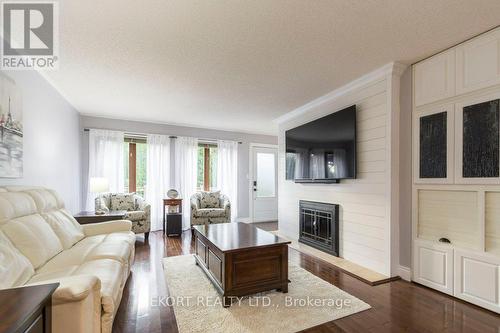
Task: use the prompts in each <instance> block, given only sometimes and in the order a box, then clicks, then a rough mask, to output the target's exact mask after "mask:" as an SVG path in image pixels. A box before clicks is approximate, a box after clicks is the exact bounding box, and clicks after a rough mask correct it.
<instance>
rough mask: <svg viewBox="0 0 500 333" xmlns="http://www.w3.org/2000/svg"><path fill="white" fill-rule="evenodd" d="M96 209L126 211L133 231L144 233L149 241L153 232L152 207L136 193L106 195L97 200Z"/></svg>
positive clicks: (98, 197)
mask: <svg viewBox="0 0 500 333" xmlns="http://www.w3.org/2000/svg"><path fill="white" fill-rule="evenodd" d="M95 209H96V210H98V209H100V210H105V211H109V210H126V211H127V215H126V219H127V220H130V221H131V222H132V231H133V232H134V233H136V234H142V233H144V238H145V239H146V240H147V239H148V237H149V231H150V230H151V205H150V204H148V203H147V202H146V201H145V200H144V199H143V198H142V197H141V196H140V195H137V194H135V193H104V194H101V195H99V196H97V197H96V198H95Z"/></svg>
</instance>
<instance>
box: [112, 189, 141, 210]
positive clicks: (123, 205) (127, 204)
mask: <svg viewBox="0 0 500 333" xmlns="http://www.w3.org/2000/svg"><path fill="white" fill-rule="evenodd" d="M134 194H135V193H116V194H111V209H112V210H135V199H134Z"/></svg>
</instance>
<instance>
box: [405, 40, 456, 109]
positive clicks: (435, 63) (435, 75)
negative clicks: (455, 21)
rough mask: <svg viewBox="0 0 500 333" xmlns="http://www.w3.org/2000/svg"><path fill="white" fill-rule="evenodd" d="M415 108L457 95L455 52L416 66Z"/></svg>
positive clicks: (448, 52)
mask: <svg viewBox="0 0 500 333" xmlns="http://www.w3.org/2000/svg"><path fill="white" fill-rule="evenodd" d="M413 75H414V86H415V106H421V105H424V104H428V103H432V102H435V101H439V100H442V99H445V98H448V97H452V96H454V95H455V50H454V49H452V50H449V51H446V52H443V53H440V54H438V55H435V56H433V57H431V58H429V59H427V60H424V61H422V62H420V63H418V64H416V65H415V66H414V72H413Z"/></svg>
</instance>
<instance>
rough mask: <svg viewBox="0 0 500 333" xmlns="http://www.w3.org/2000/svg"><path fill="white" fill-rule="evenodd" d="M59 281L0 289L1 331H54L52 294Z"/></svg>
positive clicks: (42, 332) (36, 332)
mask: <svg viewBox="0 0 500 333" xmlns="http://www.w3.org/2000/svg"><path fill="white" fill-rule="evenodd" d="M57 287H59V283H51V284H41V285H36V286H29V287H19V288H12V289H4V290H0V313H1V318H2V320H0V333H4V332H25V333H26V332H27V333H50V332H52V294H53V293H54V291H55V290H56V289H57Z"/></svg>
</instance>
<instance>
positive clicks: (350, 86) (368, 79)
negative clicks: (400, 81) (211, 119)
mask: <svg viewBox="0 0 500 333" xmlns="http://www.w3.org/2000/svg"><path fill="white" fill-rule="evenodd" d="M407 67H408V66H407V65H404V64H401V63H398V62H391V63H388V64H386V65H384V66H382V67H380V68H377V69H376V70H374V71H371V72H369V73H367V74H365V75H363V76H361V77H359V78H357V79H355V80H353V81H351V82H349V83H347V84H345V85H343V86H342V87H340V88H337V89H335V90H333V91H331V92H329V93H328V94H326V95H323V96H321V97H318V98H316V99H314V100H312V101H310V102H309V103H306V104H304V105H302V106H301V107H298V108H297V109H295V110H292V111H290V112H288V113H285V114H284V115H282V116H281V117H278V118H276V119H274V120H273V122H275V123H277V124H283V123H285V122H287V121H290V120H292V119H294V118H297V117H299V116H301V115H303V114H304V113H306V112H308V111H309V110H311V109H313V108H315V107H317V106H318V105H321V104H323V103H326V102H330V101H332V100H334V99H336V98H338V97H340V96H343V95H345V94H347V93H349V92H351V91H353V90H356V89H359V88H361V87H363V86H366V85H368V84H372V83H373V82H375V81H378V80H381V79H384V78H386V77H387V76H389V75H395V76H401V74H403V72H404V71H405V69H406V68H407Z"/></svg>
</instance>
